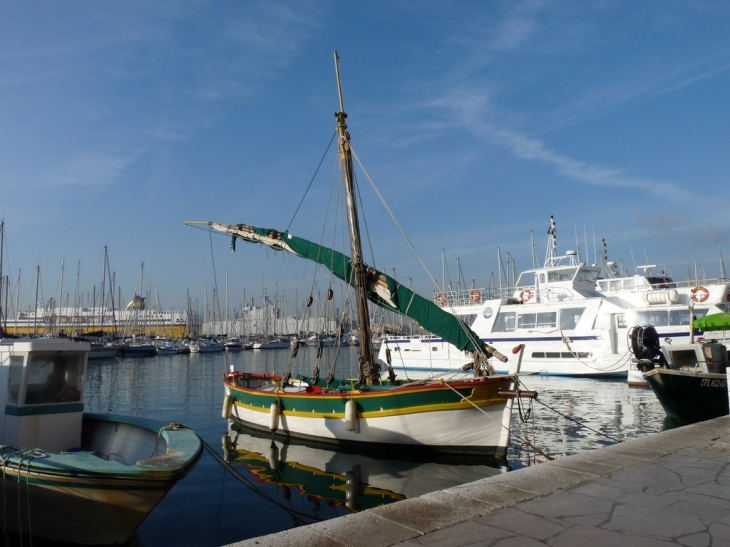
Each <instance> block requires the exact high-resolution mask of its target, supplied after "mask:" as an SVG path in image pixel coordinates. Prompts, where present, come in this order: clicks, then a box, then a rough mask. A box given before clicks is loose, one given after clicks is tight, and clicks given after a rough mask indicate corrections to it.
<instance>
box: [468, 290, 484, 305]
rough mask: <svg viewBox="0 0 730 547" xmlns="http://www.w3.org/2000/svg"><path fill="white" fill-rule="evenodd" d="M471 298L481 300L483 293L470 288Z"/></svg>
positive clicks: (474, 300)
mask: <svg viewBox="0 0 730 547" xmlns="http://www.w3.org/2000/svg"><path fill="white" fill-rule="evenodd" d="M469 300H471V301H472V302H481V300H482V293H480V292H479V290H478V289H472V290H470V291H469Z"/></svg>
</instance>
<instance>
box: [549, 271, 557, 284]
mask: <svg viewBox="0 0 730 547" xmlns="http://www.w3.org/2000/svg"><path fill="white" fill-rule="evenodd" d="M548 281H550V282H553V281H560V274H558V272H556V271H552V272H548Z"/></svg>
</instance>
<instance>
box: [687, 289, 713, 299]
mask: <svg viewBox="0 0 730 547" xmlns="http://www.w3.org/2000/svg"><path fill="white" fill-rule="evenodd" d="M690 292H691V293H692V300H694V301H695V302H704V301H705V300H707V297H708V296H710V291H708V290H707V289H706V288H704V287H703V286H701V285H700V286H699V287H694V288H693V289H692V291H690Z"/></svg>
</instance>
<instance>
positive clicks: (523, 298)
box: [520, 289, 532, 304]
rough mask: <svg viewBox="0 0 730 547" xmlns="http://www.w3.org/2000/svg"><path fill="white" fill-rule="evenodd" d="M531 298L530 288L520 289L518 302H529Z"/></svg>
mask: <svg viewBox="0 0 730 547" xmlns="http://www.w3.org/2000/svg"><path fill="white" fill-rule="evenodd" d="M531 298H532V291H531V290H530V289H525V290H524V291H520V302H522V303H523V304H524V303H525V302H529V301H530V299H531Z"/></svg>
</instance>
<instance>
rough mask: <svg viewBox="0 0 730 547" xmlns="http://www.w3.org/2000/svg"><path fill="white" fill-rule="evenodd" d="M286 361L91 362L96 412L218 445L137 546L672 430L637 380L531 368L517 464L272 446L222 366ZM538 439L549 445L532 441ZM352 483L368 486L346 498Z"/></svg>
mask: <svg viewBox="0 0 730 547" xmlns="http://www.w3.org/2000/svg"><path fill="white" fill-rule="evenodd" d="M301 351H304V352H310V351H311V349H310V348H303V349H302V350H301ZM353 357H354V355H353V354H352V353H351V350H350V348H348V349H347V350H344V351H343V352H342V353H341V354H340V356H339V358H338V369H339V370H338V375H340V376H341V375H344V374H351V373H352V370H353V369H352V363H353V362H354V359H353ZM288 362H289V352H288V351H287V350H264V351H261V350H255V351H239V352H233V353H214V354H191V355H175V356H157V357H155V358H117V359H113V360H99V361H90V362H89V368H88V377H87V392H86V409H87V411H91V412H105V413H106V412H108V413H119V414H126V415H133V416H143V417H148V418H154V419H157V420H160V421H162V422H166V423H169V422H176V423H180V424H183V425H185V426H187V427H190V428H191V429H194V430H195V431H196V432H197V433H198V435H200V437H201V438H202V439H203V441H204V442H205V443H206V444H207V446H208V447H209V449H210V451H211V452H213V454H214V455H211V454H210V453H209V452H207V451H206V452H204V454H203V457H202V458H201V459H200V461H199V462H198V464H197V465H196V467H195V468H194V469H193V470H192V471H191V472H190V474H189V475H188V476H187V477H186V478H185V479H184V480H182V481H181V482H179V483H178V484H177V485H176V486H175V487H174V488H173V489H172V490H171V491H170V493H169V494H168V495H167V496H166V497H165V499H164V500H163V501H162V503H161V504H160V505H159V506H158V507H157V508H156V509H155V510H154V511H153V512H152V514H151V515H150V516H149V517H148V519H147V520H146V521H145V522H144V523H143V524H142V526H141V527H140V528H139V530H138V531H137V534H136V535H135V537H134V538H133V540H132V541H131V542H130V544H132V545H144V546H158V545H196V546H198V545H200V546H208V545H210V546H218V545H224V544H228V543H233V542H236V541H240V540H243V539H247V538H252V537H257V536H261V535H264V534H269V533H273V532H277V531H281V530H285V529H289V528H292V527H294V526H299V525H301V524H309V523H312V522H316V521H318V520H322V519H328V518H334V517H337V516H340V515H344V514H347V513H349V512H351V511H352V510H362V509H366V508H368V507H371V506H376V505H381V504H384V503H389V502H391V501H396V500H398V499H403V498H405V497H413V496H417V495H420V494H423V493H426V492H429V491H432V490H437V489H441V488H445V487H447V486H450V485H454V484H460V483H465V482H470V481H474V480H478V479H479V478H482V477H484V476H489V475H492V474H495V473H501V472H506V470H507V469H517V468H520V467H524V466H527V465H534V464H535V462H538V463H539V462H543V461H546V460H548V459H549V458H558V457H562V456H566V455H570V454H575V453H577V452H580V451H583V450H590V449H594V448H598V447H601V446H606V445H609V444H614V443H615V442H619V441H621V440H624V439H630V438H635V437H639V436H641V435H645V434H647V433H653V432H656V431H661V430H662V428H663V421H664V412H663V411H662V409H661V406H660V405H659V403H658V402H657V401H656V399H655V397H654V395H653V393H652V392H651V391H650V390H640V389H634V388H632V389H629V388H628V387H627V385H626V381H625V380H623V381H615V380H583V379H559V378H546V377H537V376H530V377H525V378H523V382H524V384H525V387H526V388H528V389H534V390H537V391H538V392H539V398H538V401H537V402H535V403H533V405H532V407H531V408H530V407H527V406H523V408H522V409H521V411H516V412H515V416H514V420H513V430H514V433H513V442H512V445H511V447H510V451H509V455H508V459H507V462H504V461H502V462H497V461H485V462H479V463H472V464H470V465H463V464H462V465H457V464H456V463H454V462H448V461H446V462H444V461H439V462H416V463H413V462H402V461H391V460H382V459H376V458H369V457H361V456H354V455H347V454H338V453H334V452H330V451H325V450H320V449H313V448H306V447H302V446H297V445H283V444H282V443H276V444H274V445H272V443H271V440H270V439H261V438H257V437H252V436H250V435H247V434H245V433H244V432H238V431H235V430H229V424H228V422H227V420H225V419H224V418H222V417H221V408H222V402H223V387H222V382H221V378H222V375H223V373H224V371H225V370H226V369H227V368H228V367H229V366H231V365H234V366H235V367H236V369H237V370H248V371H252V372H272V371H277V372H283V371H284V370H285V368H286V366H287V365H288ZM297 366H299V365H297ZM302 366H306V365H302ZM322 366H323V369H324V370H326V365H325V364H323V365H322ZM296 372H306V373H310V372H311V371H309V370H306V371H305V370H301V371H298V370H296V369H295V370H294V373H296ZM323 376H324V373H323ZM521 416H522V417H524V418H526V421H523V420H522V419H521ZM534 445H537V446H539V448H540V451H541V452H540V451H538V452H536V451H535V450H533V449H532V448H531V446H534ZM225 460H227V461H228V463H229V464H230V465H226V464H225V463H223V462H224V461H225ZM505 463H506V464H507V466H505ZM500 465H501V466H500ZM231 471H233V472H231ZM348 485H349V486H348ZM354 491H357V492H359V495H358V496H348V493H352V492H354Z"/></svg>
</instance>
